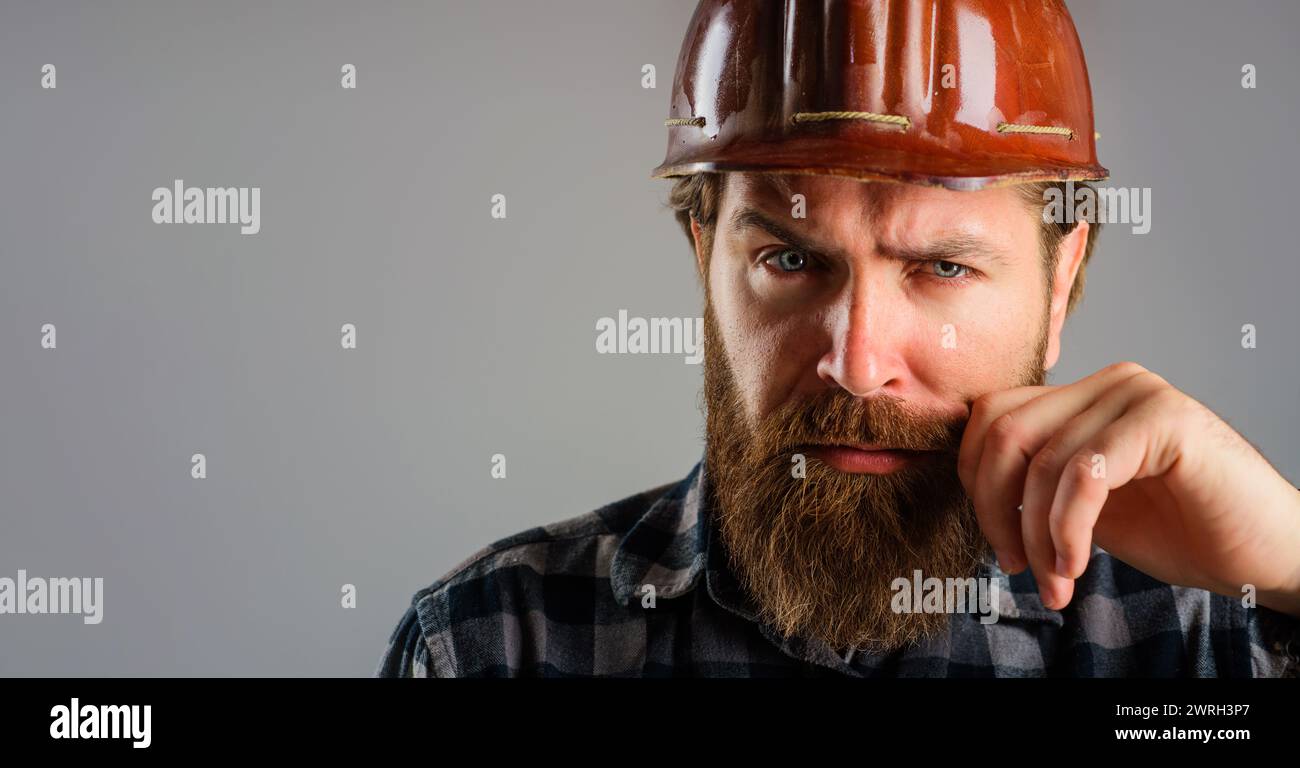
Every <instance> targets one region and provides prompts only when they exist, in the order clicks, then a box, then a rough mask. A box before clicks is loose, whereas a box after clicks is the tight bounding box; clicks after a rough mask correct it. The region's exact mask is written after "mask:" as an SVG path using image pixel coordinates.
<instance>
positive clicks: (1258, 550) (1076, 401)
mask: <svg viewBox="0 0 1300 768" xmlns="http://www.w3.org/2000/svg"><path fill="white" fill-rule="evenodd" d="M958 474H959V475H960V476H961V481H962V484H963V485H964V486H965V487H966V490H967V493H968V494H969V495H970V497H971V499H972V500H973V501H974V503H975V511H976V515H977V516H978V518H979V523H980V527H981V528H982V529H983V530H984V535H985V536H986V537H987V538H988V540H989V543H990V544H992V546H993V550H994V552H995V553H996V554H997V557H998V562H999V563H1000V564H1001V566H1002V568H1003V570H1005V571H1007V572H1008V573H1018V572H1019V571H1021V570H1023V569H1024V567H1025V566H1026V564H1027V565H1028V566H1029V567H1031V568H1032V569H1033V572H1034V577H1035V580H1036V581H1037V582H1038V587H1039V591H1040V592H1041V594H1042V597H1043V603H1044V605H1046V606H1047V607H1049V608H1054V609H1060V608H1063V607H1065V605H1066V604H1067V603H1069V602H1070V598H1071V595H1072V594H1073V592H1074V579H1076V578H1078V577H1079V576H1081V575H1082V574H1083V572H1084V569H1085V568H1086V567H1087V565H1088V555H1089V553H1090V551H1091V544H1092V542H1093V541H1094V540H1095V541H1096V543H1097V546H1099V547H1101V548H1102V549H1104V550H1106V551H1107V552H1109V553H1111V554H1112V555H1114V556H1115V557H1117V558H1119V559H1120V560H1122V561H1124V562H1126V563H1128V564H1129V565H1131V566H1133V567H1134V568H1137V569H1138V570H1141V571H1143V572H1144V573H1146V574H1148V575H1150V576H1152V577H1154V578H1156V579H1159V580H1161V581H1164V582H1167V583H1170V584H1178V585H1182V586H1189V587H1199V588H1202V589H1208V590H1210V591H1213V592H1218V593H1220V594H1225V595H1232V596H1236V597H1241V596H1242V594H1243V588H1245V587H1246V585H1252V586H1253V587H1254V588H1255V594H1256V599H1257V601H1258V603H1259V604H1260V605H1266V606H1268V607H1271V608H1274V609H1276V610H1280V611H1283V612H1286V613H1289V614H1291V615H1293V616H1300V491H1298V490H1296V488H1295V487H1294V486H1293V485H1292V484H1291V483H1289V482H1288V481H1287V480H1286V479H1285V478H1283V477H1282V476H1281V475H1280V474H1279V473H1278V472H1277V470H1275V469H1274V468H1273V467H1272V466H1271V465H1269V463H1268V461H1267V460H1265V459H1264V457H1263V456H1261V455H1260V453H1259V452H1258V451H1256V450H1255V448H1254V447H1253V446H1251V445H1250V443H1248V442H1247V441H1246V440H1245V439H1244V438H1242V437H1241V435H1239V434H1237V433H1236V432H1235V431H1233V429H1232V428H1231V427H1229V426H1228V425H1227V424H1226V423H1224V422H1223V420H1222V419H1220V418H1219V417H1218V416H1216V415H1215V414H1214V413H1213V412H1211V411H1210V410H1209V409H1208V408H1206V407H1205V406H1203V405H1201V404H1200V403H1199V402H1197V401H1196V400H1193V399H1192V398H1191V397H1189V396H1187V395H1185V394H1183V393H1182V392H1180V391H1179V390H1177V389H1175V388H1174V387H1173V386H1171V385H1170V384H1169V383H1168V382H1167V381H1165V380H1164V379H1162V378H1161V377H1159V376H1157V375H1156V374H1154V373H1152V372H1150V371H1148V370H1146V369H1145V368H1143V367H1142V366H1140V365H1138V364H1136V363H1118V364H1116V365H1112V366H1109V367H1107V368H1104V369H1102V370H1101V371H1098V372H1097V373H1094V374H1093V375H1091V376H1089V377H1087V378H1085V379H1081V380H1080V381H1078V382H1075V383H1074V384H1069V385H1066V386H1043V387H1020V388H1016V389H1010V390H1006V391H1002V392H995V393H990V394H987V395H984V396H983V397H980V398H978V399H977V400H975V402H974V405H973V408H972V411H971V417H970V421H969V423H968V424H967V426H966V432H965V435H964V436H963V438H962V443H961V453H960V458H959V459H958ZM1021 505H1023V512H1021V511H1020V509H1018V507H1019V506H1021Z"/></svg>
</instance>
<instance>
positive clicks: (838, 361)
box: [817, 280, 904, 397]
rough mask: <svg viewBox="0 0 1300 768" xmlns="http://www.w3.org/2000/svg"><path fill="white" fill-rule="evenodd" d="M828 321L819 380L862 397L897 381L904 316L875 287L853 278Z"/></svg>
mask: <svg viewBox="0 0 1300 768" xmlns="http://www.w3.org/2000/svg"><path fill="white" fill-rule="evenodd" d="M827 322H828V323H829V325H830V333H831V347H830V349H829V350H828V351H827V352H826V354H825V355H823V356H822V357H821V359H820V360H819V361H818V363H817V374H818V376H820V377H821V379H822V380H823V381H825V382H827V383H829V384H834V385H835V386H838V387H840V388H842V389H844V390H845V391H847V392H848V393H849V394H851V395H854V396H856V397H867V396H868V395H871V394H873V393H877V392H878V391H879V390H882V389H884V388H885V387H887V386H889V385H890V384H896V383H897V382H898V381H899V380H900V374H901V371H902V362H901V356H900V350H899V343H900V340H901V339H902V329H901V326H902V325H903V324H904V318H903V317H902V316H901V314H900V312H899V310H898V307H896V306H893V305H892V304H891V303H890V302H888V301H887V300H886V299H885V297H884V296H883V295H882V292H881V291H880V290H879V287H878V286H871V285H869V284H868V283H867V281H865V280H855V281H854V284H853V285H852V286H851V288H850V290H849V291H848V293H847V294H846V295H845V296H844V298H843V300H842V301H840V302H838V304H837V305H836V307H835V308H834V309H833V310H832V311H831V312H829V313H828V314H827Z"/></svg>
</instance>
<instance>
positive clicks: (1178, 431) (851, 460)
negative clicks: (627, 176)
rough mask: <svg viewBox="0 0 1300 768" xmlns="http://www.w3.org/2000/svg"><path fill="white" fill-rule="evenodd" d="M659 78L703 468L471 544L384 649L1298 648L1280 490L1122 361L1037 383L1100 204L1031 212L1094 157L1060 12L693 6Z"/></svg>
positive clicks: (1117, 656)
mask: <svg viewBox="0 0 1300 768" xmlns="http://www.w3.org/2000/svg"><path fill="white" fill-rule="evenodd" d="M1030 6H1032V8H1031V7H1030ZM954 61H955V62H959V63H960V66H959V67H957V66H954V67H953V69H952V70H951V71H949V70H948V69H947V67H948V66H949V64H948V63H949V62H954ZM947 75H952V76H953V79H952V83H951V85H945V84H944V81H945V78H946V76H947ZM673 90H674V94H673V101H672V104H671V109H670V116H669V118H668V119H667V120H666V121H665V123H666V127H667V129H668V131H669V151H668V157H667V159H666V160H665V162H664V163H663V164H662V165H661V166H659V168H657V169H656V170H655V174H654V175H655V176H656V177H665V178H669V177H671V178H675V179H676V181H675V182H674V187H673V189H672V192H671V195H670V198H669V202H670V205H671V206H672V207H673V209H674V210H675V212H676V215H677V218H678V221H679V222H680V224H681V226H682V227H683V229H684V231H685V232H686V234H687V235H688V237H689V239H690V242H691V245H692V248H693V251H694V254H695V263H696V266H697V269H698V272H699V276H700V279H701V281H702V283H703V286H704V288H705V295H706V306H705V310H704V321H705V324H704V328H705V332H704V344H705V356H704V365H705V369H704V379H705V381H704V391H705V406H706V423H707V436H706V451H705V457H704V461H703V462H702V463H701V464H699V465H697V466H696V468H695V469H694V470H693V471H692V472H691V473H690V475H689V476H688V477H687V478H686V479H684V480H682V481H681V482H679V483H675V484H672V485H669V486H665V487H662V488H658V489H655V490H652V491H647V492H644V493H641V494H638V495H635V496H632V497H629V498H627V499H624V500H622V501H619V502H616V503H614V504H611V505H609V506H607V507H604V508H602V509H599V510H597V511H595V512H592V513H589V514H586V515H582V516H580V517H575V518H571V519H568V520H566V521H563V522H560V523H556V524H554V525H549V526H545V527H541V528H536V529H533V530H529V531H525V532H522V533H520V534H517V535H515V536H512V537H509V538H507V539H504V540H501V541H498V542H496V543H494V544H492V545H490V546H488V547H486V548H484V549H483V550H480V551H479V552H477V553H475V554H474V555H473V556H471V557H470V558H469V559H468V560H466V561H465V562H463V563H461V564H460V565H459V566H457V567H456V568H454V569H453V570H452V571H451V572H450V573H448V574H446V575H445V576H444V577H443V578H441V579H439V580H438V581H437V582H435V583H434V584H433V585H432V586H430V587H428V588H427V589H424V590H421V591H420V592H418V593H417V594H416V596H415V599H414V600H413V602H412V605H411V607H410V608H409V609H408V611H407V613H406V615H405V616H404V617H403V619H402V621H401V622H400V624H399V625H398V627H397V629H396V631H395V632H394V633H393V636H392V638H391V641H390V645H389V648H388V650H387V652H386V654H385V656H384V658H383V660H382V662H381V664H380V668H379V674H381V675H389V676H682V675H697V676H818V675H844V676H859V677H861V676H879V675H897V676H955V675H962V676H969V675H989V676H1035V675H1077V676H1116V675H1145V676H1184V675H1188V676H1190V675H1216V676H1277V675H1293V674H1295V673H1296V670H1297V669H1298V668H1300V664H1298V662H1297V657H1296V649H1297V648H1300V643H1297V637H1298V635H1297V630H1298V628H1300V620H1298V619H1297V617H1300V493H1298V492H1297V489H1296V488H1295V487H1294V485H1293V484H1292V483H1290V482H1289V481H1287V480H1286V479H1285V478H1283V477H1282V476H1281V475H1280V474H1279V473H1278V472H1277V470H1275V469H1274V468H1273V467H1272V466H1271V465H1270V464H1269V462H1268V461H1267V460H1266V459H1265V458H1264V457H1263V456H1262V455H1261V454H1260V453H1259V452H1258V451H1257V450H1256V449H1255V448H1254V447H1253V446H1252V445H1251V444H1250V443H1249V442H1248V441H1247V440H1245V439H1244V438H1243V437H1241V436H1240V435H1239V434H1237V433H1236V432H1235V431H1234V430H1232V429H1231V428H1230V427H1229V426H1228V425H1227V424H1226V423H1224V422H1223V420H1222V419H1220V418H1219V417H1217V416H1216V415H1215V414H1214V413H1213V412H1211V411H1210V410H1209V409H1208V408H1206V407H1205V406H1204V405H1202V404H1201V403H1199V402H1197V401H1195V400H1193V399H1192V398H1190V397H1189V396H1187V395H1186V394H1184V393H1182V392H1181V391H1180V390H1178V389H1176V388H1175V387H1173V386H1172V385H1171V384H1170V383H1169V382H1167V381H1165V380H1164V379H1163V378H1161V377H1160V376H1158V375H1156V374H1155V373H1153V372H1151V371H1148V370H1146V369H1145V368H1143V367H1142V366H1140V365H1138V364H1136V363H1132V362H1122V363H1117V364H1115V365H1111V366H1108V367H1106V368H1104V369H1102V370H1101V371H1098V372H1097V373H1095V374H1093V375H1091V376H1088V377H1085V378H1084V379H1081V380H1080V381H1077V382H1075V383H1072V384H1068V385H1063V386H1049V385H1046V384H1045V381H1046V372H1047V371H1048V370H1049V369H1051V368H1052V367H1053V366H1054V365H1055V364H1056V362H1057V361H1058V359H1059V357H1060V354H1061V331H1062V328H1063V326H1064V323H1065V320H1066V318H1067V316H1068V315H1069V314H1070V313H1071V311H1072V310H1073V309H1074V308H1075V306H1076V305H1077V303H1078V301H1079V299H1080V297H1081V296H1082V292H1083V284H1084V275H1085V273H1086V268H1087V265H1088V262H1089V261H1090V259H1091V256H1092V252H1093V247H1094V244H1095V241H1096V237H1097V233H1098V231H1099V229H1100V226H1099V224H1098V223H1096V222H1095V221H1094V222H1090V221H1088V220H1087V218H1088V217H1083V219H1084V220H1079V218H1078V217H1075V216H1068V217H1064V218H1063V219H1062V218H1060V217H1058V218H1057V219H1051V217H1045V216H1044V211H1045V206H1044V202H1045V201H1046V200H1048V199H1050V198H1051V197H1052V195H1051V194H1049V193H1051V192H1053V191H1055V192H1057V193H1058V196H1057V199H1060V197H1059V193H1061V192H1068V191H1069V190H1071V189H1073V188H1074V185H1075V184H1076V183H1079V184H1083V183H1086V182H1089V181H1093V182H1095V181H1099V180H1102V179H1105V178H1106V176H1107V171H1106V169H1105V168H1103V167H1101V166H1100V165H1099V164H1098V163H1097V160H1096V156H1095V142H1094V134H1093V117H1092V104H1091V94H1090V91H1089V86H1088V79H1087V72H1086V68H1085V65H1084V60H1083V55H1082V51H1081V49H1080V47H1079V43H1078V38H1077V36H1076V34H1075V31H1074V27H1073V23H1072V22H1071V20H1070V17H1069V14H1068V12H1067V11H1066V10H1065V8H1064V6H1063V5H1062V4H1060V3H1058V2H1036V3H1032V4H1029V3H1019V2H1006V0H953V1H952V2H946V3H939V2H936V0H856V1H853V2H850V1H847V0H846V1H844V2H825V3H822V2H819V3H801V2H787V3H764V2H759V1H758V0H750V1H748V2H736V1H734V0H703V2H701V3H700V5H699V7H698V8H697V10H696V13H695V16H694V18H693V19H692V22H691V25H690V28H689V30H688V32H687V36H686V41H685V43H684V46H683V49H682V53H681V57H680V59H679V61H678V69H677V76H676V79H675V82H674V89H673ZM1067 183H1068V184H1069V187H1066V185H1067ZM1243 594H1249V595H1250V596H1251V599H1249V600H1243ZM954 595H955V596H956V597H957V599H956V600H955V601H954V600H953V599H952V598H953V597H954Z"/></svg>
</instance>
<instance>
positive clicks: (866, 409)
mask: <svg viewBox="0 0 1300 768" xmlns="http://www.w3.org/2000/svg"><path fill="white" fill-rule="evenodd" d="M969 418H970V411H969V408H968V409H967V411H966V413H965V414H963V415H961V416H956V417H954V416H952V415H950V414H941V413H937V412H933V411H925V410H921V409H918V408H916V407H914V406H912V405H910V404H909V403H908V402H907V401H906V400H903V399H902V398H899V397H895V396H892V395H877V396H873V397H870V398H866V399H864V398H860V397H856V396H854V395H852V394H850V393H848V392H846V391H845V390H843V389H828V390H825V391H823V392H819V393H817V394H815V395H812V396H809V397H806V398H800V399H799V400H796V401H792V402H789V403H786V404H784V405H782V406H780V407H779V408H777V409H776V410H775V411H773V412H772V413H771V414H770V415H769V416H768V417H766V418H765V419H763V420H762V422H761V423H760V424H759V425H758V427H757V429H756V430H755V434H754V438H755V442H756V443H759V444H760V445H761V446H764V447H766V448H767V449H768V450H770V451H771V452H773V453H785V452H788V451H790V450H792V449H794V448H798V447H801V446H807V447H813V446H829V445H862V444H870V445H875V446H880V447H881V448H890V449H895V450H907V451H932V452H938V453H943V454H949V455H951V456H952V457H954V458H955V457H956V456H957V453H958V451H959V449H960V447H961V439H962V435H963V434H964V432H965V430H966V423H967V422H968V420H969Z"/></svg>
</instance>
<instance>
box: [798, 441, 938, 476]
mask: <svg viewBox="0 0 1300 768" xmlns="http://www.w3.org/2000/svg"><path fill="white" fill-rule="evenodd" d="M807 453H808V454H809V455H811V456H813V457H815V458H817V459H820V460H821V461H823V462H825V463H826V464H828V465H830V466H832V467H834V468H835V469H838V470H840V471H841V472H850V473H854V474H872V475H883V474H889V473H891V472H897V471H899V470H901V469H904V468H906V467H908V466H911V465H913V464H916V463H917V462H921V461H925V460H926V459H927V458H929V457H931V456H933V455H934V454H935V451H917V450H910V449H902V448H891V447H887V446H881V445H878V444H868V443H856V444H849V445H817V446H811V447H809V448H808V449H807Z"/></svg>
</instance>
